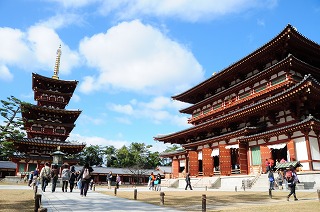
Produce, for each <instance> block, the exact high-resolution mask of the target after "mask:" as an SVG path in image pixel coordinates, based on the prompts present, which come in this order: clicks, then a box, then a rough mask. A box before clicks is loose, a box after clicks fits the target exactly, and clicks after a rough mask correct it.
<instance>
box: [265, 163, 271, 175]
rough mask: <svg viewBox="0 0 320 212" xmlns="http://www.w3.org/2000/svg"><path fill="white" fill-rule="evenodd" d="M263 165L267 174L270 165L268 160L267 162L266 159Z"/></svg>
mask: <svg viewBox="0 0 320 212" xmlns="http://www.w3.org/2000/svg"><path fill="white" fill-rule="evenodd" d="M264 165H265V167H266V172H265V174H267V173H268V171H269V169H270V163H269V160H268V159H266V161H265V162H264Z"/></svg>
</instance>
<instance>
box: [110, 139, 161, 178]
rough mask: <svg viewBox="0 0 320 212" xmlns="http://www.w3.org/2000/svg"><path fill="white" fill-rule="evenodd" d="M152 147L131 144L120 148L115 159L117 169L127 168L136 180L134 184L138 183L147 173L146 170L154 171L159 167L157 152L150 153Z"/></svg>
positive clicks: (142, 144)
mask: <svg viewBox="0 0 320 212" xmlns="http://www.w3.org/2000/svg"><path fill="white" fill-rule="evenodd" d="M151 147H152V145H145V144H144V143H135V142H134V143H131V144H130V146H129V147H126V146H123V147H122V148H120V149H119V150H118V151H117V153H116V157H117V160H118V167H123V168H127V169H128V170H129V172H130V173H131V174H133V175H134V176H135V178H136V183H140V181H139V179H141V176H142V175H144V174H146V173H147V172H148V169H155V168H156V167H157V166H158V165H160V157H159V153H158V152H151V151H150V148H151Z"/></svg>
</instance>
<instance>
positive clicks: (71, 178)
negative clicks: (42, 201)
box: [28, 163, 93, 196]
mask: <svg viewBox="0 0 320 212" xmlns="http://www.w3.org/2000/svg"><path fill="white" fill-rule="evenodd" d="M61 169H62V171H61V175H60V176H61V181H62V186H61V189H62V192H68V190H69V191H70V192H72V191H73V190H74V189H79V190H80V195H81V196H87V192H88V189H89V188H90V189H92V186H93V179H92V177H91V173H92V172H93V169H92V167H90V166H89V164H88V163H86V164H85V165H84V166H83V168H82V169H81V170H80V171H76V169H75V167H74V166H71V167H69V165H68V164H63V165H62V167H61ZM58 178H59V167H58V165H56V164H54V165H52V167H50V166H49V163H45V166H44V167H43V168H42V169H41V171H39V169H38V168H36V169H35V170H34V171H31V172H30V174H29V175H28V186H30V187H33V188H34V187H35V186H39V185H40V184H41V190H42V192H46V188H47V186H48V184H49V183H50V182H51V192H55V191H56V187H57V181H58Z"/></svg>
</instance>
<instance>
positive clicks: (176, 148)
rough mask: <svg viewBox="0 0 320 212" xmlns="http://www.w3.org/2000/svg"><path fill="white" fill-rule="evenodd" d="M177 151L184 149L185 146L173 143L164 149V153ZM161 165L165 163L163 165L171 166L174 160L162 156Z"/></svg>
mask: <svg viewBox="0 0 320 212" xmlns="http://www.w3.org/2000/svg"><path fill="white" fill-rule="evenodd" d="M176 151H183V148H182V147H181V146H178V145H176V144H173V145H171V146H169V147H167V149H166V150H164V153H169V152H176ZM161 165H163V166H171V165H172V160H171V159H170V158H165V157H162V158H161Z"/></svg>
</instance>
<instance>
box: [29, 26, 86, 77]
mask: <svg viewBox="0 0 320 212" xmlns="http://www.w3.org/2000/svg"><path fill="white" fill-rule="evenodd" d="M28 40H29V41H30V42H31V43H32V46H31V48H32V49H33V52H34V55H35V57H36V59H37V61H38V62H39V63H40V64H42V65H44V66H45V67H47V68H46V69H48V68H49V70H53V68H54V65H55V58H56V51H57V49H58V47H59V45H60V44H61V45H62V56H61V63H60V73H63V74H69V73H70V71H71V70H72V68H74V67H75V66H77V65H78V64H79V62H80V59H79V56H78V54H77V52H74V51H71V50H70V49H69V47H68V46H67V45H64V44H63V42H62V41H61V39H60V38H59V35H58V34H57V33H56V32H55V31H54V30H53V29H51V28H47V27H44V26H33V27H31V28H30V29H29V31H28Z"/></svg>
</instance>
